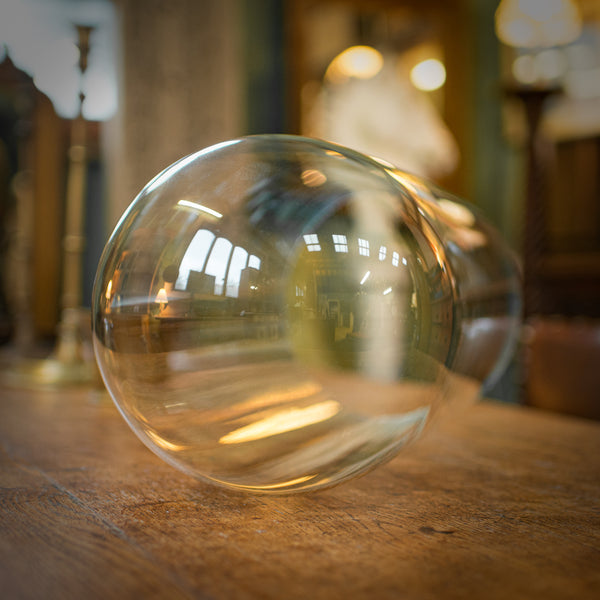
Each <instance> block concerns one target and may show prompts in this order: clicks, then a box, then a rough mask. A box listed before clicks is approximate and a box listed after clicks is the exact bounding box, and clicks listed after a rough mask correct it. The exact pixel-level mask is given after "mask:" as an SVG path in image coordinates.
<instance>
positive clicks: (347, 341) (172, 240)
mask: <svg viewBox="0 0 600 600" xmlns="http://www.w3.org/2000/svg"><path fill="white" fill-rule="evenodd" d="M193 157H194V158H190V159H185V160H184V161H183V162H182V163H177V165H179V167H177V168H171V169H169V170H167V171H166V172H165V173H164V174H163V175H161V176H159V177H158V178H157V179H155V180H154V181H153V182H152V183H151V184H150V185H149V187H147V188H146V189H145V190H143V191H142V192H141V193H140V195H139V196H138V198H137V199H136V200H135V201H134V203H133V204H132V206H131V207H130V209H129V210H128V212H127V213H126V215H125V216H124V217H123V219H122V220H121V222H120V224H119V225H118V227H117V230H116V231H115V233H114V235H113V237H112V238H111V241H110V242H109V244H108V245H107V247H106V249H105V252H104V254H103V257H102V259H101V262H100V265H99V269H98V275H97V279H96V286H95V292H94V306H93V314H94V346H95V352H96V356H97V359H98V363H99V366H100V369H101V372H102V374H103V377H104V380H105V382H106V385H107V387H108V389H109V391H110V393H111V394H112V396H113V398H114V400H115V402H116V404H117V406H118V407H119V409H120V410H121V412H122V413H123V415H124V417H125V418H126V419H127V421H128V422H129V424H130V425H131V427H132V428H133V429H134V431H135V432H136V433H137V434H138V435H139V437H140V438H141V439H142V440H143V441H144V442H145V443H146V444H147V445H148V446H149V447H150V448H151V449H152V450H154V451H155V452H156V453H157V454H158V455H160V456H161V457H163V458H164V459H165V460H167V461H168V462H170V463H172V464H174V465H176V466H177V467H179V468H181V469H183V470H184V471H186V472H188V473H190V474H192V475H194V476H197V477H200V478H203V479H205V480H210V481H213V482H217V483H220V484H222V485H226V486H230V487H234V488H237V489H245V490H254V491H261V492H265V493H267V492H271V493H275V492H277V493H281V492H288V491H299V490H306V489H315V488H319V487H323V486H327V485H332V484H335V483H338V482H340V481H343V480H345V479H348V478H350V477H352V476H354V475H356V474H359V473H362V472H364V471H366V470H367V469H369V468H371V467H373V466H375V465H377V464H379V463H381V462H382V461H384V460H386V459H388V458H390V457H391V456H393V455H394V454H395V453H396V452H398V451H399V450H400V449H401V448H402V447H404V446H405V445H406V444H408V443H410V442H411V441H413V440H414V439H416V438H417V437H418V436H419V434H420V433H421V431H422V430H423V428H424V427H425V426H426V424H427V423H429V421H430V419H431V417H432V415H434V414H435V413H436V412H437V411H438V410H439V408H440V407H441V406H442V405H444V404H447V403H449V402H450V401H452V400H457V399H461V398H462V399H465V398H472V397H473V396H474V394H475V393H476V392H477V390H478V389H479V387H480V385H481V382H482V381H484V380H486V379H487V380H489V379H490V378H494V377H496V376H497V375H498V374H499V373H500V372H501V370H502V368H503V366H504V365H505V364H506V361H507V358H508V356H509V354H510V351H511V348H512V344H513V343H514V339H515V337H516V333H515V332H516V331H517V322H518V310H519V293H518V289H519V282H518V278H517V277H516V269H515V265H514V261H513V260H512V258H511V256H510V255H509V254H508V253H507V252H506V250H505V248H504V246H503V245H502V242H501V241H500V240H499V239H498V237H497V235H496V234H495V233H494V232H493V231H492V230H491V229H490V228H489V227H488V226H487V225H486V224H485V223H484V222H483V221H482V220H481V219H480V217H479V216H478V215H476V214H475V212H474V211H473V210H472V209H471V208H470V207H469V206H468V205H465V204H464V203H461V202H460V201H458V200H456V199H455V198H453V197H451V196H449V195H448V194H445V193H442V192H441V191H439V190H436V189H434V188H432V187H430V186H428V185H427V184H425V183H424V182H422V181H421V180H419V179H418V178H415V177H414V176H411V175H408V174H406V173H402V172H400V171H396V170H395V169H393V168H392V167H390V166H389V165H383V164H381V163H379V162H376V161H374V160H372V159H369V158H367V157H365V156H362V155H359V154H357V153H355V152H353V151H350V150H346V149H343V148H341V147H339V146H332V145H329V144H327V143H324V142H318V141H315V140H307V139H303V138H295V137H290V136H256V137H249V138H244V139H242V140H238V141H236V142H235V143H232V144H224V145H219V146H217V147H215V148H213V149H208V150H205V151H202V152H201V153H197V154H196V155H193ZM181 165H183V166H181ZM307 173H308V175H307ZM315 173H320V174H321V175H322V177H320V176H319V177H317V176H316V175H315ZM317 180H318V181H319V185H316V184H315V185H313V184H314V183H315V182H316V181H317ZM308 182H312V183H308ZM200 196H201V198H202V203H201V204H200V203H197V202H195V201H193V200H186V204H183V205H182V200H181V199H182V198H198V197H200ZM190 203H191V204H197V205H198V206H199V207H201V208H198V207H194V206H191V205H190ZM205 208H208V209H210V210H205ZM217 214H218V215H220V216H219V217H218V216H216V215H217ZM371 249H373V252H371Z"/></svg>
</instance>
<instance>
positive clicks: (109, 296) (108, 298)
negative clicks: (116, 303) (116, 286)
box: [105, 279, 112, 300]
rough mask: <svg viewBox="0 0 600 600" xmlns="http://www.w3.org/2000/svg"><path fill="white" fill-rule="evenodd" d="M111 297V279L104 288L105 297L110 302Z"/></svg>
mask: <svg viewBox="0 0 600 600" xmlns="http://www.w3.org/2000/svg"><path fill="white" fill-rule="evenodd" d="M111 296H112V279H111V280H110V281H109V282H108V285H107V286H106V294H105V297H106V299H107V300H110V298H111Z"/></svg>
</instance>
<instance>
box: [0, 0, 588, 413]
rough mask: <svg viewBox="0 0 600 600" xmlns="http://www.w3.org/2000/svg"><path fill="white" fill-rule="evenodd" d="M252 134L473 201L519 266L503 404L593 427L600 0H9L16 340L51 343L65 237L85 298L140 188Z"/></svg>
mask: <svg viewBox="0 0 600 600" xmlns="http://www.w3.org/2000/svg"><path fill="white" fill-rule="evenodd" d="M75 25H83V26H86V28H87V29H85V31H84V32H83V33H82V32H81V31H80V32H78V31H77V29H76V27H75ZM88 34H89V39H88V38H87V37H86V36H87V35H88ZM82 36H83V37H82ZM88 42H89V48H88ZM78 45H79V49H78ZM82 54H84V55H85V56H86V58H87V63H86V64H82V63H81V56H82ZM82 99H83V101H82ZM80 111H81V114H79V113H80ZM76 123H79V124H81V123H83V131H84V136H83V138H82V137H79V138H77V137H76V136H77V135H81V131H82V130H81V129H77V127H76V126H75V125H76ZM253 133H293V134H303V135H310V136H314V137H320V138H325V139H329V140H332V141H334V142H338V143H342V144H344V145H347V146H350V147H353V148H355V149H357V150H360V151H363V152H365V153H367V154H373V155H377V156H379V157H381V158H384V159H386V160H388V161H390V162H392V163H394V164H396V165H397V166H399V167H400V168H403V169H406V170H408V171H411V172H415V173H418V174H420V175H422V176H424V177H426V178H428V179H430V180H433V181H435V182H436V183H438V184H440V185H441V186H443V187H444V188H446V189H448V190H449V191H451V192H453V193H455V194H457V195H459V196H461V197H463V198H465V199H466V200H467V201H469V202H471V203H473V204H474V205H475V206H478V207H479V208H480V209H481V210H482V211H483V212H484V213H485V214H486V215H487V217H488V218H489V220H490V221H491V222H492V223H493V224H494V225H495V226H496V227H497V228H498V229H499V230H500V231H501V232H502V234H503V235H504V237H505V238H506V240H507V242H508V243H509V245H510V246H511V247H512V248H513V249H514V250H515V252H516V253H517V254H518V255H519V256H520V257H521V259H522V263H523V271H524V289H525V315H524V316H525V321H524V328H523V341H522V347H521V348H520V350H519V353H518V356H517V358H516V360H515V364H514V365H513V367H512V368H511V370H510V372H509V373H508V375H507V376H506V377H505V378H504V380H503V381H502V382H500V384H499V387H498V389H495V390H489V394H490V395H492V396H495V397H498V398H501V399H503V400H508V401H514V402H527V403H529V404H533V405H537V406H542V407H544V408H548V409H552V410H560V411H563V412H570V413H573V414H578V415H581V416H588V417H595V418H600V384H599V383H598V379H599V377H600V374H599V373H598V371H600V370H599V369H598V365H599V364H600V326H599V325H598V321H597V320H596V319H598V318H599V317H600V168H599V167H600V0H502V2H501V3H499V2H498V1H497V0H368V1H367V0H318V1H316V0H1V1H0V342H1V343H2V345H3V347H4V349H5V350H6V351H7V352H11V353H20V354H22V355H28V354H29V355H42V354H44V352H47V351H49V350H51V349H52V348H53V346H54V344H55V343H56V337H57V331H58V329H57V328H58V325H59V323H60V320H61V303H64V297H63V296H61V294H63V292H64V290H63V289H62V286H63V280H64V274H65V270H66V269H67V266H66V260H67V259H65V247H67V250H68V248H69V247H71V248H76V250H75V251H74V252H75V253H76V254H77V255H78V260H77V261H76V262H80V265H79V266H77V265H76V267H75V268H76V269H78V268H79V269H80V271H81V277H80V279H81V280H80V281H79V280H77V281H76V285H77V287H78V288H80V289H79V290H78V293H79V296H78V303H80V304H81V306H82V308H83V309H85V308H86V307H89V305H90V298H91V290H92V285H93V278H94V275H95V271H96V265H97V263H98V259H99V257H100V253H101V251H102V248H103V247H104V244H105V243H106V240H107V239H108V235H109V234H110V232H111V231H112V228H113V227H114V226H115V224H116V222H117V220H118V218H119V217H120V215H121V214H122V212H123V211H124V210H125V208H126V207H127V206H128V204H129V203H130V202H131V201H132V200H133V198H134V197H135V195H136V194H137V193H138V192H139V191H140V190H141V188H142V187H143V186H144V185H145V184H146V183H147V182H148V181H149V180H150V179H151V178H152V177H153V176H154V175H155V174H157V173H158V172H159V171H160V170H162V169H163V168H165V167H167V166H168V165H169V164H171V163H172V162H174V161H175V160H177V159H178V158H180V157H182V156H184V155H186V154H189V153H191V152H193V151H195V150H198V149H200V148H202V147H205V146H208V145H211V144H213V143H216V142H220V141H223V140H226V139H230V138H233V137H237V136H240V135H246V134H253ZM79 147H84V148H85V160H82V159H81V156H79V155H78V154H77V148H79ZM78 156H79V158H78ZM74 173H76V174H78V176H79V180H77V181H75V182H74V181H73V180H74ZM69 189H71V192H70V193H69ZM77 189H79V190H80V194H79V195H80V196H81V198H79V201H78V198H77V191H76V190H77ZM73 190H75V191H73ZM69 195H70V196H71V198H70V202H69ZM73 202H74V203H75V205H79V206H78V207H77V208H76V209H73V208H72V204H73ZM73 210H76V211H79V212H77V215H78V219H79V221H80V222H81V231H80V232H78V231H77V225H76V224H75V230H73V229H72V227H73V223H71V224H69V214H70V213H72V211H73ZM71 216H72V215H71ZM75 221H77V219H75ZM69 268H72V266H71V267H69ZM61 298H62V299H61Z"/></svg>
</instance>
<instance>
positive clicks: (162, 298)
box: [155, 288, 169, 305]
mask: <svg viewBox="0 0 600 600" xmlns="http://www.w3.org/2000/svg"><path fill="white" fill-rule="evenodd" d="M155 302H156V303H157V304H160V305H163V304H168V302H169V297H168V296H167V291H166V290H165V288H160V290H158V294H156V300H155Z"/></svg>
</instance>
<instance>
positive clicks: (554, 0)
mask: <svg viewBox="0 0 600 600" xmlns="http://www.w3.org/2000/svg"><path fill="white" fill-rule="evenodd" d="M580 32H581V17H580V15H579V10H578V8H577V6H576V5H575V3H574V2H573V0H502V2H500V5H499V6H498V10H497V11H496V35H497V36H498V38H499V39H500V40H501V41H502V42H504V43H505V44H507V45H508V46H514V47H516V48H548V47H551V46H560V45H563V44H569V43H570V42H572V41H574V40H576V39H577V38H578V37H579V34H580Z"/></svg>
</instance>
